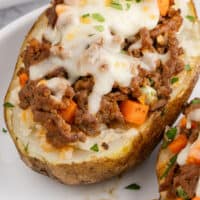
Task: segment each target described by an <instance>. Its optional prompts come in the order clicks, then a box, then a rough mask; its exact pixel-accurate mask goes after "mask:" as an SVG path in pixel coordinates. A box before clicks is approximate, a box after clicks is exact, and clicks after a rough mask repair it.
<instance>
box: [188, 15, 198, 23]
mask: <svg viewBox="0 0 200 200" xmlns="http://www.w3.org/2000/svg"><path fill="white" fill-rule="evenodd" d="M186 18H187V19H188V20H189V21H191V22H195V21H196V17H195V16H192V15H187V16H186Z"/></svg>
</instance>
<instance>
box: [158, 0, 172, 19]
mask: <svg viewBox="0 0 200 200" xmlns="http://www.w3.org/2000/svg"><path fill="white" fill-rule="evenodd" d="M169 6H170V0H158V7H159V10H160V15H161V16H166V14H167V12H168V10H169Z"/></svg>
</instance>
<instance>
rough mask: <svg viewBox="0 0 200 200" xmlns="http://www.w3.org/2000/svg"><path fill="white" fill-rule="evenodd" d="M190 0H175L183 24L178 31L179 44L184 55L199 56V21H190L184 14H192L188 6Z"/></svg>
mask: <svg viewBox="0 0 200 200" xmlns="http://www.w3.org/2000/svg"><path fill="white" fill-rule="evenodd" d="M189 2H190V0H176V1H175V4H176V6H177V8H180V9H181V15H182V17H183V24H182V27H181V29H180V31H179V33H178V34H177V35H178V39H179V42H180V45H181V46H182V47H183V49H184V51H185V53H186V56H188V57H191V56H192V57H197V56H198V57H199V56H200V34H199V32H200V23H199V21H197V20H196V21H195V22H192V21H190V20H189V19H188V18H187V17H186V16H188V15H189V16H194V13H192V12H191V7H189V6H188V3H189Z"/></svg>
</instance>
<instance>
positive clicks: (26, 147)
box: [24, 143, 29, 153]
mask: <svg viewBox="0 0 200 200" xmlns="http://www.w3.org/2000/svg"><path fill="white" fill-rule="evenodd" d="M28 148H29V143H27V144H26V146H25V147H24V151H25V152H26V153H28Z"/></svg>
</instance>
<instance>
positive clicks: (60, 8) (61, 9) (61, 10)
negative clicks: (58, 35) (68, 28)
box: [56, 4, 68, 16]
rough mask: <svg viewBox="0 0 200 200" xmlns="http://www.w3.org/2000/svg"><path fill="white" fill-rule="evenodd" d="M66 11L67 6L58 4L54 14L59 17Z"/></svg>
mask: <svg viewBox="0 0 200 200" xmlns="http://www.w3.org/2000/svg"><path fill="white" fill-rule="evenodd" d="M67 9H68V6H67V5H64V4H58V5H57V6H56V14H57V15H58V16H59V15H61V14H63V13H64V12H65V11H66V10H67Z"/></svg>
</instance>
